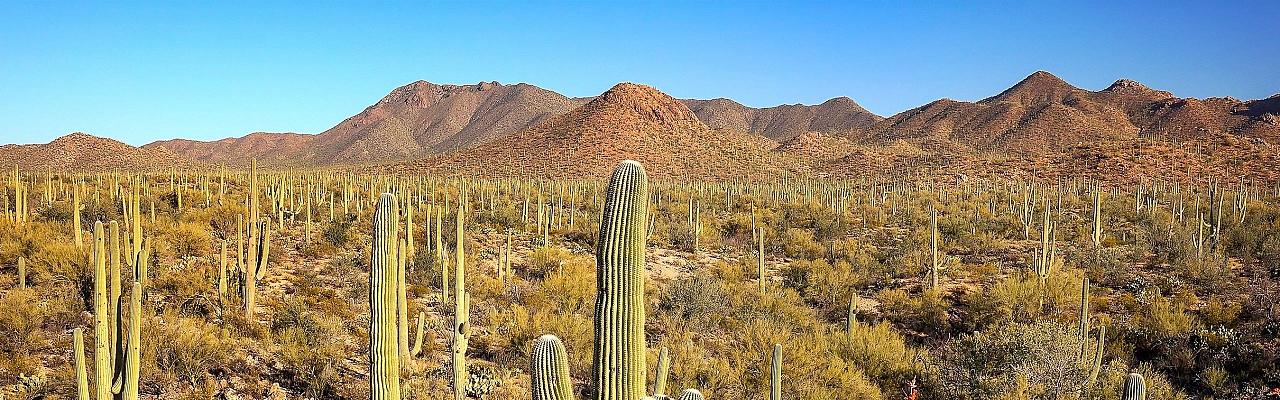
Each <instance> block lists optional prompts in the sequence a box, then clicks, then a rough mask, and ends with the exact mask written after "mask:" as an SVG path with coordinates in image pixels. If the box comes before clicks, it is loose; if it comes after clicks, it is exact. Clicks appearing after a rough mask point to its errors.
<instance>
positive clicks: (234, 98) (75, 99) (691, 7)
mask: <svg viewBox="0 0 1280 400" xmlns="http://www.w3.org/2000/svg"><path fill="white" fill-rule="evenodd" d="M308 3H310V4H296V3H278V2H266V3H258V2H242V3H241V2H230V1H209V2H204V1H201V2H195V1H165V2H157V3H132V2H123V1H107V2H84V3H79V2H77V3H70V2H52V1H26V0H17V1H9V2H5V5H4V6H3V7H0V143H13V142H17V143H33V142H45V141H48V140H50V139H52V138H54V137H57V136H60V135H62V134H65V133H67V132H71V131H86V132H89V133H92V134H96V135H102V136H109V137H113V138H117V139H121V140H123V141H125V142H128V143H131V144H143V143H147V142H150V141H152V140H156V139H162V138H172V137H187V138H196V139H216V138H222V137H228V136H240V135H243V134H246V133H248V132H252V131H295V132H307V133H315V132H320V131H323V130H325V129H327V128H329V127H331V126H332V125H334V124H336V123H337V122H339V121H341V120H342V119H343V118H345V117H348V116H350V115H353V114H355V113H357V112H359V111H360V110H361V109H363V108H364V107H365V106H368V105H369V104H372V103H373V102H375V101H377V100H378V99H379V98H380V97H382V96H383V95H385V94H386V93H387V92H388V91H390V90H391V89H392V88H394V87H396V86H399V85H403V84H405V83H408V82H412V81H415V80H418V79H423V80H427V81H431V82H436V83H475V82H478V81H482V80H484V81H489V80H497V81H500V82H503V83H514V82H528V83H531V84H535V85H538V86H541V87H544V88H547V89H551V90H555V91H558V92H560V93H563V94H565V95H569V96H590V95H595V94H599V93H600V92H602V91H604V90H606V89H608V88H609V87H610V86H612V85H613V84H614V83H617V82H620V81H631V82H640V83H646V84H650V85H653V86H655V87H657V88H659V89H661V90H663V91H665V92H667V93H669V94H671V95H673V96H676V97H680V98H714V97H728V98H732V99H735V100H738V101H740V102H742V103H744V104H747V105H750V106H772V105H777V104H789V103H806V104H814V103H820V102H822V101H824V100H826V99H828V98H831V97H835V96H849V97H851V98H853V99H854V100H856V101H858V102H859V103H861V104H862V105H863V106H865V107H867V108H868V109H870V110H871V111H873V112H876V113H878V114H881V115H890V114H894V113H897V112H900V111H903V110H905V109H909V108H911V107H915V106H918V105H921V104H924V103H926V102H928V101H931V100H934V99H937V98H941V97H950V98H955V99H961V100H977V99H981V98H983V97H986V96H989V95H992V94H995V93H997V92H998V91H1000V90H1001V89H1004V88H1006V87H1008V86H1009V85H1011V84H1013V83H1015V82H1017V81H1018V80H1019V79H1021V78H1023V77H1025V76H1026V75H1028V74H1030V73H1031V72H1033V71H1035V70H1040V69H1043V70H1048V71H1050V72H1053V73H1054V74H1056V75H1058V76H1059V77H1062V78H1063V79H1065V80H1067V81H1068V82H1071V83H1073V84H1075V85H1076V86H1080V87H1083V88H1087V89H1093V90H1098V89H1101V88H1104V87H1106V86H1107V85H1108V84H1110V83H1111V82H1112V81H1114V80H1115V79H1117V78H1121V77H1125V78H1131V79H1135V80H1138V81H1140V82H1143V83H1145V84H1147V85H1149V86H1152V87H1155V88H1158V89H1164V90H1169V91H1172V92H1174V94H1176V95H1179V96H1192V97H1209V96H1233V97H1237V98H1262V97H1267V96H1269V95H1271V94H1274V93H1277V92H1280V22H1278V21H1280V1H1275V0H1266V1H1253V2H1247V1H1241V2H1226V1H1224V2H1218V1H1197V2H1180V1H1173V2H1171V1H1149V2H1128V1H1125V2H1116V3H1125V4H1122V5H1116V4H1110V3H1112V2H1096V3H1094V4H1086V3H1092V2H1078V1H1070V2H1051V3H1050V2H1041V1H1028V2H1021V1H999V2H983V1H965V2H943V1H919V2H914V1H912V2H900V1H885V2H866V3H862V2H839V3H836V2H823V3H805V4H790V3H789V2H776V3H777V4H774V3H775V2H769V3H746V4H744V3H737V2H735V3H728V2H679V3H650V2H628V3H610V4H595V3H579V2H574V3H552V4H529V3H514V2H513V3H485V4H479V3H476V4H471V3H468V4H457V3H443V4H442V3H424V2H417V1H414V2H406V3H370V4H365V3H356V2H335V1H319V2H308ZM783 3H788V4H783ZM1023 3H1034V4H1023Z"/></svg>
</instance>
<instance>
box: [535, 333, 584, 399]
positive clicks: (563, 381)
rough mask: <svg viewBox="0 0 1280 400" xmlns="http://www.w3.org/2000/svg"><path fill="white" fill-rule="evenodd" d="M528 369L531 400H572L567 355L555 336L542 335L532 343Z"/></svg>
mask: <svg viewBox="0 0 1280 400" xmlns="http://www.w3.org/2000/svg"><path fill="white" fill-rule="evenodd" d="M530 358H531V359H532V364H533V365H531V366H530V367H531V368H530V369H529V377H530V382H531V385H530V390H531V391H532V392H533V400H573V381H572V380H570V378H569V355H568V353H566V352H565V350H564V343H563V342H561V341H560V338H558V337H556V335H551V334H547V335H542V336H540V337H538V339H537V340H534V341H533V354H532V357H530Z"/></svg>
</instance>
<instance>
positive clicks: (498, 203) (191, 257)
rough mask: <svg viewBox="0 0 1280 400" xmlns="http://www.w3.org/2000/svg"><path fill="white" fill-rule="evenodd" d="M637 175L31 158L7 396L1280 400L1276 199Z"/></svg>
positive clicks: (1, 289) (1238, 193)
mask: <svg viewBox="0 0 1280 400" xmlns="http://www.w3.org/2000/svg"><path fill="white" fill-rule="evenodd" d="M637 168H638V167H637ZM624 169H625V168H624ZM618 179H622V180H623V182H622V183H615V186H616V187H610V186H608V185H606V184H605V182H601V181H593V180H575V181H565V180H534V179H501V180H489V179H475V178H466V179H462V178H445V177H439V176H412V177H408V176H401V177H393V176H381V175H353V174H344V173H334V172H328V171H316V172H296V171H295V172H260V171H254V172H251V171H229V170H220V169H219V170H211V171H198V172H171V173H149V174H97V175H85V174H61V173H55V174H50V173H30V172H24V171H15V172H14V173H12V174H11V175H10V176H9V177H8V178H6V179H4V180H3V188H4V192H3V193H4V197H5V201H4V204H5V205H6V206H7V208H5V209H4V210H3V215H2V218H0V398H9V396H15V398H24V396H25V397H27V398H34V397H38V396H46V397H45V398H75V397H76V394H77V392H79V391H81V390H88V391H89V392H96V393H102V392H101V390H103V388H104V386H102V384H103V383H108V385H107V386H105V389H107V390H110V389H112V388H111V387H110V385H109V384H110V383H111V382H106V381H110V380H115V379H122V380H123V381H122V388H123V389H122V390H124V393H130V391H131V390H137V393H138V396H139V397H140V398H224V397H226V398H231V397H233V396H239V397H241V398H268V397H273V396H279V395H280V394H288V395H289V396H290V397H294V396H302V397H307V398H341V399H365V398H383V397H380V396H384V397H390V398H395V397H397V396H398V397H399V398H406V399H422V398H446V397H450V396H452V397H454V398H457V399H462V398H492V399H506V398H529V397H530V396H533V398H535V399H564V398H567V397H569V396H574V397H576V398H599V399H606V398H621V397H634V396H637V395H648V394H652V393H653V392H654V390H659V389H654V385H655V384H656V383H657V382H658V381H659V380H660V379H661V380H662V381H663V382H664V383H665V387H664V388H662V389H660V390H661V391H663V392H665V393H664V394H668V395H674V394H679V398H682V399H683V398H689V399H697V398H703V396H704V395H705V397H708V398H713V399H714V398H725V399H730V398H732V399H765V398H772V394H771V391H775V390H776V392H777V394H778V396H780V397H781V398H783V399H802V398H804V399H807V398H814V399H825V398H832V399H837V398H838V399H844V398H854V399H897V398H903V397H907V396H911V395H913V394H914V395H916V396H918V397H919V398H956V399H1023V398H1028V399H1029V398H1036V399H1083V398H1103V399H1120V398H1125V399H1128V398H1146V399H1181V398H1192V397H1195V398H1200V397H1212V398H1258V397H1260V396H1263V395H1264V393H1267V392H1268V391H1272V390H1275V388H1277V387H1280V368H1278V367H1277V365H1280V352H1278V351H1277V349H1278V348H1280V339H1277V335H1276V332H1277V330H1278V329H1280V328H1278V327H1280V268H1277V267H1276V265H1280V250H1277V249H1278V248H1280V225H1278V224H1277V221H1280V204H1278V203H1277V202H1278V201H1280V197H1277V195H1278V194H1280V193H1278V189H1277V188H1276V187H1268V186H1262V185H1258V184H1251V183H1245V184H1240V183H1237V184H1235V185H1227V184H1222V183H1214V182H1203V183H1200V184H1195V185H1186V184H1184V185H1178V186H1174V185H1167V184H1159V183H1155V184H1148V185H1141V186H1137V187H1133V186H1126V187H1119V186H1105V185H1102V186H1096V188H1097V189H1095V186H1094V184H1093V183H1092V182H1082V181H1062V182H1055V183H1046V182H1042V181H973V182H960V183H950V184H937V183H936V182H930V181H914V180H885V181H874V180H860V181H843V180H796V179H791V180H788V181H776V182H773V181H771V182H756V183H701V184H696V185H694V184H689V183H687V182H674V181H666V180H646V179H645V178H644V175H643V173H637V172H636V171H635V170H628V171H626V172H625V173H624V177H623V178H616V177H615V180H618ZM646 181H647V185H648V188H649V189H648V192H647V193H646V192H645V191H644V190H639V189H637V187H638V186H637V185H639V184H640V182H646ZM627 182H631V183H627ZM19 187H21V188H23V189H21V190H20V191H19V190H18V189H17V188H19ZM46 188H47V189H46ZM1095 190H1097V192H1095ZM45 191H47V192H48V194H47V195H46V194H45ZM176 193H182V195H181V199H182V200H181V201H179V200H178V198H179V196H177V194H176ZM383 193H387V194H383ZM1095 193H1100V195H1098V196H1097V198H1098V199H1099V200H1098V203H1097V205H1096V206H1095V204H1094V198H1095ZM379 196H381V197H379ZM1233 198H1236V199H1239V198H1246V199H1247V200H1235V201H1232V199H1233ZM379 199H381V200H380V201H382V202H383V203H375V200H379ZM691 200H692V201H691ZM616 202H626V204H627V205H622V204H621V203H616ZM153 203H154V204H156V206H155V207H156V208H155V210H156V211H155V214H154V215H155V216H154V220H153V219H152V217H151V211H150V210H151V206H150V205H151V204H153ZM539 203H540V204H539ZM615 203H616V204H615ZM392 204H394V205H395V206H391V205H392ZM691 204H695V205H694V206H692V207H691V206H690V205H691ZM77 205H78V206H79V207H80V209H79V210H77V209H76V207H77ZM331 208H332V209H333V210H334V211H333V214H332V218H331V217H330V215H331V214H330V211H329V210H330V209H331ZM409 209H412V210H413V211H412V212H408V211H407V210H409ZM642 209H647V210H648V211H647V214H646V213H645V212H643V211H637V210H642ZM1095 209H1097V210H1100V211H1099V212H1098V213H1097V214H1095V213H1094V210H1095ZM308 210H309V212H310V214H309V215H308V214H307V213H308ZM931 210H935V211H936V216H935V215H933V214H931ZM601 215H603V216H604V218H603V220H604V221H605V223H606V225H605V227H604V229H601V221H602V218H601ZM75 216H80V217H81V218H82V219H83V225H82V228H81V229H84V231H83V232H76V231H75V228H74V226H76V224H75V222H74V221H75V220H76V218H75ZM113 221H115V222H113ZM237 221H239V222H237ZM308 221H313V222H308ZM1095 221H1098V222H1099V223H1097V224H1095ZM375 222H376V223H378V226H380V227H381V228H378V229H375V228H374V226H375ZM408 226H413V230H412V231H410V230H408V229H406V228H407V227H408ZM308 232H309V233H308ZM508 232H510V235H511V237H510V243H511V245H510V252H509V253H508V251H507V247H506V246H507V245H506V243H507V240H508V236H507V235H508ZM935 232H936V233H935ZM623 233H626V234H623ZM76 237H81V238H82V239H81V242H77V240H76V239H75V238H76ZM308 239H310V240H309V241H308ZM224 241H225V242H224ZM223 243H226V249H227V250H225V251H226V254H227V256H226V258H225V265H226V267H225V270H224V269H222V267H221V265H223V262H224V261H223V260H224V259H223V255H222V254H223ZM410 244H411V245H410ZM20 260H21V261H20ZM20 263H21V265H22V267H21V268H19V264H20ZM370 271H375V272H378V274H377V275H375V276H373V277H371V276H370V275H369V274H370ZM220 276H225V282H226V283H225V286H226V287H225V289H222V290H221V291H220V285H219V281H220ZM371 278H373V280H371ZM1086 279H1087V281H1088V282H1089V284H1082V282H1085V281H1086ZM935 280H936V282H935ZM623 282H625V283H626V284H625V285H619V283H623ZM23 286H25V287H23ZM221 292H225V293H221ZM370 296H376V299H378V300H377V301H372V302H371V301H370ZM401 299H403V300H401ZM135 302H136V303H135ZM419 315H421V317H418V316H419ZM419 321H421V322H420V323H421V328H419V325H418V324H419ZM601 324H603V325H601ZM112 327H118V328H117V329H112ZM73 332H75V334H73ZM134 335H137V336H136V337H137V339H136V342H135V339H134V338H135V336H134ZM76 338H79V339H80V340H79V341H80V343H77V340H75V339H76ZM100 343H101V344H100ZM371 345H373V346H372V347H374V348H371ZM779 345H780V346H781V349H782V350H781V351H776V350H775V349H776V348H778V347H777V346H779ZM135 347H136V348H137V350H136V353H135V350H134V348H135ZM78 348H83V356H84V362H83V364H82V365H80V366H83V367H84V368H85V373H86V379H84V380H83V383H81V382H78V380H77V379H76V377H77V372H78V369H77V368H78V365H77V357H76V354H75V349H78ZM664 349H665V350H664ZM602 354H614V355H615V356H616V358H609V357H604V356H602ZM659 354H668V357H669V358H668V361H669V362H668V363H666V364H664V365H667V366H668V368H667V369H666V371H665V372H664V373H662V374H661V375H662V377H661V378H659V372H658V371H659V368H658V366H659V365H660V363H659V362H658V359H659ZM775 354H776V355H775ZM113 357H123V361H115V360H116V359H115V358H113ZM775 357H777V358H776V360H777V361H778V363H779V364H778V367H779V368H778V369H777V370H778V371H780V374H781V376H782V378H781V379H774V377H772V376H771V375H772V372H773V370H775V368H773V367H774V365H773V364H774V361H775ZM391 359H394V360H396V362H394V363H387V364H379V363H382V362H384V361H386V360H391ZM135 363H136V364H135ZM371 363H373V364H374V365H382V366H383V367H385V368H380V369H378V370H376V371H375V373H370V371H371V369H370V365H371ZM99 368H102V369H101V370H100V369H99ZM120 368H123V369H120ZM117 377H119V378H117ZM129 379H136V383H132V382H130V381H129ZM371 379H375V380H377V382H380V383H377V384H374V385H372V386H371V385H370V380H371ZM614 380H616V382H615V381H614ZM604 381H610V382H615V384H613V385H612V386H610V387H612V388H615V389H614V390H616V391H614V392H609V393H608V395H606V393H602V392H600V391H599V388H598V386H596V385H598V384H600V382H604ZM392 382H394V387H395V388H394V390H393V389H390V388H391V387H392V385H393V384H392ZM371 387H372V388H373V391H372V392H371V391H370V389H371ZM686 389H691V390H686ZM397 393H398V394H397ZM618 396H621V397H618ZM1122 396H1123V397H1122Z"/></svg>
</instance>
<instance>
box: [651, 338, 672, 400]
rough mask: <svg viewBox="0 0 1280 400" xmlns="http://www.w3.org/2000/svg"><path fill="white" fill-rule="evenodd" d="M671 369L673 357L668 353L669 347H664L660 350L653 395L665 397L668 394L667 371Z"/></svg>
mask: <svg viewBox="0 0 1280 400" xmlns="http://www.w3.org/2000/svg"><path fill="white" fill-rule="evenodd" d="M670 369H671V358H670V356H669V355H668V354H667V348H666V347H665V346H664V347H662V351H660V352H658V372H657V376H655V377H654V378H653V380H654V382H653V397H655V398H663V397H666V396H667V373H668V371H669V370H670Z"/></svg>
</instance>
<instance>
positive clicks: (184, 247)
mask: <svg viewBox="0 0 1280 400" xmlns="http://www.w3.org/2000/svg"><path fill="white" fill-rule="evenodd" d="M154 232H155V239H154V240H153V241H152V243H153V244H156V245H158V246H156V247H153V249H156V250H157V251H161V250H164V252H165V253H167V254H172V255H173V256H174V257H176V258H186V257H194V256H199V255H204V254H212V250H211V249H212V248H213V239H212V238H211V236H210V233H209V230H208V228H207V226H201V225H199V224H195V223H189V222H183V223H178V224H174V225H161V226H160V227H157V229H155V231H154ZM166 248H167V249H166Z"/></svg>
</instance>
